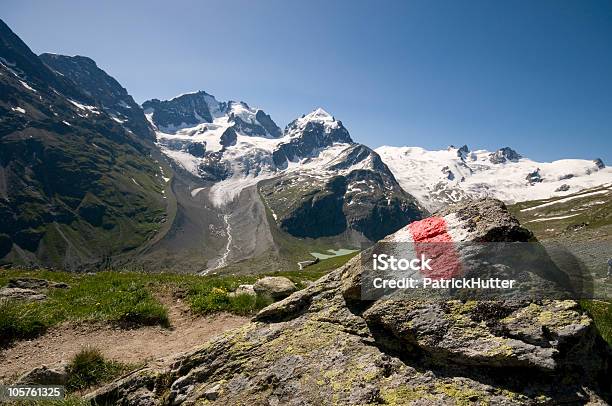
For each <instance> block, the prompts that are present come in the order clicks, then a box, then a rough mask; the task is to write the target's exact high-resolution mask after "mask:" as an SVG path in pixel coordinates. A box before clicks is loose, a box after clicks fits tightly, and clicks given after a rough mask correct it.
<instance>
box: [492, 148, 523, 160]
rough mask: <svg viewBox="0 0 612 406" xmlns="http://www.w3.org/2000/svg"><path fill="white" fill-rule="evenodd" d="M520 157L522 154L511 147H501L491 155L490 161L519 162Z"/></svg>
mask: <svg viewBox="0 0 612 406" xmlns="http://www.w3.org/2000/svg"><path fill="white" fill-rule="evenodd" d="M519 159H521V155H520V154H519V153H518V152H516V151H515V150H513V149H512V148H510V147H504V148H500V149H498V150H497V151H495V152H494V153H492V154H491V155H490V156H489V161H491V163H494V164H503V163H506V162H508V161H510V162H517V161H518V160H519Z"/></svg>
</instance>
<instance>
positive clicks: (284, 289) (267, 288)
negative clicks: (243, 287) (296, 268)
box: [253, 276, 296, 300]
mask: <svg viewBox="0 0 612 406" xmlns="http://www.w3.org/2000/svg"><path fill="white" fill-rule="evenodd" d="M253 289H254V290H255V292H257V294H258V295H261V296H268V297H271V298H272V299H274V300H278V299H284V298H286V297H287V296H289V295H290V294H292V293H293V292H295V291H296V286H295V284H294V283H293V282H291V279H289V278H285V277H284V276H266V277H265V278H262V279H259V280H258V281H257V282H255V284H254V285H253Z"/></svg>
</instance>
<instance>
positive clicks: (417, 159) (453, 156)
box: [376, 145, 612, 210]
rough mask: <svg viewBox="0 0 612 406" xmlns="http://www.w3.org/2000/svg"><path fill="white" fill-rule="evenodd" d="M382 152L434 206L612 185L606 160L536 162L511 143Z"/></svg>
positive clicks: (426, 202) (400, 177)
mask: <svg viewBox="0 0 612 406" xmlns="http://www.w3.org/2000/svg"><path fill="white" fill-rule="evenodd" d="M376 152H377V153H378V154H379V155H380V156H381V158H382V160H383V161H384V162H385V163H386V164H387V165H388V166H389V168H390V169H391V171H392V172H393V174H394V175H395V177H396V179H397V180H398V182H399V184H400V185H401V186H402V188H403V189H404V190H407V191H409V192H410V193H411V194H412V195H414V196H415V197H416V198H417V199H418V201H419V202H420V203H421V204H422V205H423V206H424V207H425V208H427V209H429V210H437V209H439V208H441V207H444V206H445V205H447V204H449V203H452V202H458V201H461V200H463V199H466V198H479V197H495V198H498V199H501V200H503V201H504V202H507V203H516V202H522V201H526V200H536V199H545V198H550V197H555V196H563V195H568V194H571V193H576V192H579V191H581V190H584V189H589V188H592V187H596V186H600V185H605V184H612V168H607V167H606V166H605V164H604V163H603V162H602V161H601V159H595V160H584V159H561V160H557V161H553V162H536V161H533V160H531V159H529V158H526V157H524V156H522V155H520V154H519V153H517V152H516V151H514V150H513V149H512V148H509V147H503V148H500V149H498V150H497V151H495V152H490V151H487V150H470V149H469V147H468V146H467V145H464V146H462V147H461V148H456V147H454V146H450V147H448V148H447V149H446V150H440V151H428V150H425V149H423V148H419V147H391V146H383V147H379V148H377V149H376Z"/></svg>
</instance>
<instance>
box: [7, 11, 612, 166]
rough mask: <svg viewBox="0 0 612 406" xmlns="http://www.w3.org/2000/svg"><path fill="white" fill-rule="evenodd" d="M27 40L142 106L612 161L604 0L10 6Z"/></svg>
mask: <svg viewBox="0 0 612 406" xmlns="http://www.w3.org/2000/svg"><path fill="white" fill-rule="evenodd" d="M2 3H3V5H2V15H1V18H3V19H4V20H5V21H6V22H7V24H9V26H10V27H11V28H12V29H13V30H14V31H15V32H16V33H17V34H18V35H19V36H20V37H21V38H22V39H23V40H24V41H25V42H26V43H27V44H28V45H29V46H30V47H31V48H32V49H33V50H34V52H37V53H41V52H55V53H62V54H69V55H75V54H80V55H86V56H89V57H91V58H93V59H94V60H96V62H97V63H98V65H99V66H100V67H102V68H103V69H105V70H106V71H107V72H108V73H110V74H111V75H112V76H114V77H115V78H116V79H117V80H118V81H119V82H120V83H121V84H123V85H124V86H125V87H126V88H127V89H128V91H129V92H130V93H131V94H132V95H133V96H134V98H135V99H136V101H138V102H143V101H144V100H147V99H149V98H160V99H165V98H171V97H173V96H175V95H177V94H180V93H184V92H189V91H193V90H199V89H202V90H206V91H207V92H209V93H211V94H214V95H215V96H217V98H218V99H220V100H228V99H232V100H243V101H246V102H247V103H249V104H250V105H252V106H256V107H261V108H263V109H264V110H265V111H266V112H268V113H269V114H271V116H272V118H273V119H274V120H275V121H276V122H277V123H278V124H279V125H281V126H284V125H286V124H287V123H288V122H289V121H291V120H292V119H294V118H295V117H297V116H300V115H301V114H304V113H307V112H308V111H310V110H312V109H314V108H315V107H317V106H321V107H323V108H325V109H326V110H328V111H329V112H330V113H332V114H334V115H335V116H336V117H337V118H339V119H341V120H342V121H343V122H344V124H345V125H346V127H347V128H348V129H349V131H350V132H351V135H352V136H353V138H354V139H355V140H356V141H359V142H363V143H365V144H368V145H370V146H373V147H376V146H379V145H384V144H387V145H410V146H415V145H416V146H423V147H425V148H429V149H440V148H444V147H446V146H447V145H449V144H455V145H461V144H464V143H467V144H468V145H469V146H470V147H472V148H487V149H496V148H498V147H501V146H506V145H508V146H512V147H514V148H515V149H517V150H518V151H519V152H521V153H523V154H524V155H526V156H529V157H531V158H533V159H539V160H552V159H559V158H569V157H576V158H595V157H602V158H603V159H604V161H606V162H607V163H609V164H612V1H609V0H588V1H579V0H571V1H565V0H554V1H543V0H538V1H536V0H534V1H531V0H529V1H521V0H516V1H488V0H487V1H480V0H469V1H436V0H424V1H396V2H394V1H379V2H375V1H369V2H365V1H329V0H328V1H319V0H309V1H299V2H298V1H287V0H262V1H243V0H233V1H182V0H174V1H146V2H144V1H143V2H139V1H126V0H123V1H105V2H100V1H98V2H93V1H83V0H80V1H53V2H49V1H28V0H3V1H2Z"/></svg>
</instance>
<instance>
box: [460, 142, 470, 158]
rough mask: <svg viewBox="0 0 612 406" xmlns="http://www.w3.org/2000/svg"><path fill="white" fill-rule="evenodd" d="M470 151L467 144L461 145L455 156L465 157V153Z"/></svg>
mask: <svg viewBox="0 0 612 406" xmlns="http://www.w3.org/2000/svg"><path fill="white" fill-rule="evenodd" d="M469 152H470V149H469V148H468V146H467V145H465V144H464V145H463V146H462V147H461V148H459V149H458V150H457V156H458V157H459V158H461V159H465V158H467V154H468V153H469Z"/></svg>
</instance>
